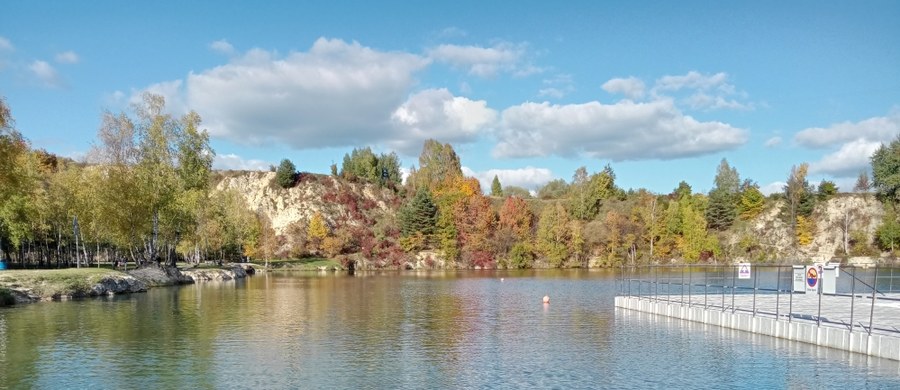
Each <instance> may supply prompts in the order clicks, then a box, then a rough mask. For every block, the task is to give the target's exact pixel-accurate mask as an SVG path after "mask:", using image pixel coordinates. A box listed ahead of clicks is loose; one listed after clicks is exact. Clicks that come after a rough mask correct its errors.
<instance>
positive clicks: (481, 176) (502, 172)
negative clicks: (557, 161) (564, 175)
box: [462, 166, 554, 190]
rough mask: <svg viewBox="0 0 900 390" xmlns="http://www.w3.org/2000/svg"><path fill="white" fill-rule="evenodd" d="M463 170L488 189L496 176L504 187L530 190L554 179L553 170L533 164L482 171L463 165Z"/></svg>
mask: <svg viewBox="0 0 900 390" xmlns="http://www.w3.org/2000/svg"><path fill="white" fill-rule="evenodd" d="M462 171H463V174H464V175H466V176H471V177H474V178H476V179H478V181H479V182H480V183H481V188H483V189H486V190H489V189H490V188H491V183H492V182H493V181H494V176H497V179H498V180H500V184H501V185H503V186H504V187H506V186H516V187H522V188H526V189H530V190H536V189H537V188H538V187H541V186H543V185H544V184H547V182H549V181H550V180H553V179H554V177H553V172H551V171H550V170H549V169H547V168H535V167H531V166H528V167H525V168H519V169H488V170H486V171H480V172H475V171H473V170H472V169H470V168H469V167H462Z"/></svg>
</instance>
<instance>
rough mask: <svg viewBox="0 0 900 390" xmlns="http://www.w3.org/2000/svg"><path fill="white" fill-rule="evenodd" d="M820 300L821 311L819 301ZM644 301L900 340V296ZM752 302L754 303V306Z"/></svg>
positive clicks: (737, 296) (675, 297) (764, 296)
mask: <svg viewBox="0 0 900 390" xmlns="http://www.w3.org/2000/svg"><path fill="white" fill-rule="evenodd" d="M820 297H821V311H820V300H819V298H820ZM644 298H645V299H650V300H660V301H666V302H670V303H676V304H684V305H690V306H699V307H707V308H709V309H710V310H722V311H733V312H744V313H751V314H752V313H754V312H755V314H756V315H757V316H762V317H771V318H776V317H777V318H779V319H780V320H783V321H810V322H816V323H818V324H821V325H822V326H833V327H839V328H844V329H848V330H849V329H850V324H851V323H852V324H853V325H854V328H855V329H854V330H853V331H854V332H856V331H863V332H865V331H868V328H869V323H870V320H871V324H872V332H873V333H880V334H887V335H894V336H897V337H900V293H885V294H877V295H876V296H875V305H874V307H873V305H872V295H871V294H868V295H860V294H856V295H853V296H850V295H830V294H804V293H794V294H789V293H781V294H756V295H754V294H746V293H744V294H735V295H731V294H729V293H725V294H706V295H696V294H694V295H690V296H688V295H684V296H682V295H658V296H656V295H651V296H645V297H644ZM754 301H755V303H754Z"/></svg>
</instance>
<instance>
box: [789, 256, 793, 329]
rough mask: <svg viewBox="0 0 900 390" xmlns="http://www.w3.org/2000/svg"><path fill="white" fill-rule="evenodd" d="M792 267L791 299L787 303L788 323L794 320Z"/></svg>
mask: <svg viewBox="0 0 900 390" xmlns="http://www.w3.org/2000/svg"><path fill="white" fill-rule="evenodd" d="M793 313H794V266H791V299H790V300H789V301H788V322H791V320H792V319H793V318H794V316H793V315H792V314H793Z"/></svg>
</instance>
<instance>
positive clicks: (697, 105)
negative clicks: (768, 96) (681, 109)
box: [683, 92, 753, 110]
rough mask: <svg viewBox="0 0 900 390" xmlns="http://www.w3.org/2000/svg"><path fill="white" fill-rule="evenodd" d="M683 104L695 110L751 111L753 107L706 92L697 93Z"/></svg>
mask: <svg viewBox="0 0 900 390" xmlns="http://www.w3.org/2000/svg"><path fill="white" fill-rule="evenodd" d="M683 103H684V104H687V105H688V107H690V108H692V109H695V110H717V109H729V110H752V109H753V105H752V104H749V103H746V104H745V103H741V102H739V101H737V100H735V99H728V98H725V97H723V96H714V95H710V94H707V93H706V92H697V93H694V94H693V95H691V96H689V97H687V98H685V99H684V100H683Z"/></svg>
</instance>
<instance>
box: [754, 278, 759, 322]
mask: <svg viewBox="0 0 900 390" xmlns="http://www.w3.org/2000/svg"><path fill="white" fill-rule="evenodd" d="M758 274H759V272H754V273H753V316H754V317H756V286H758V283H757V281H758V280H759V276H758Z"/></svg>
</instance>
